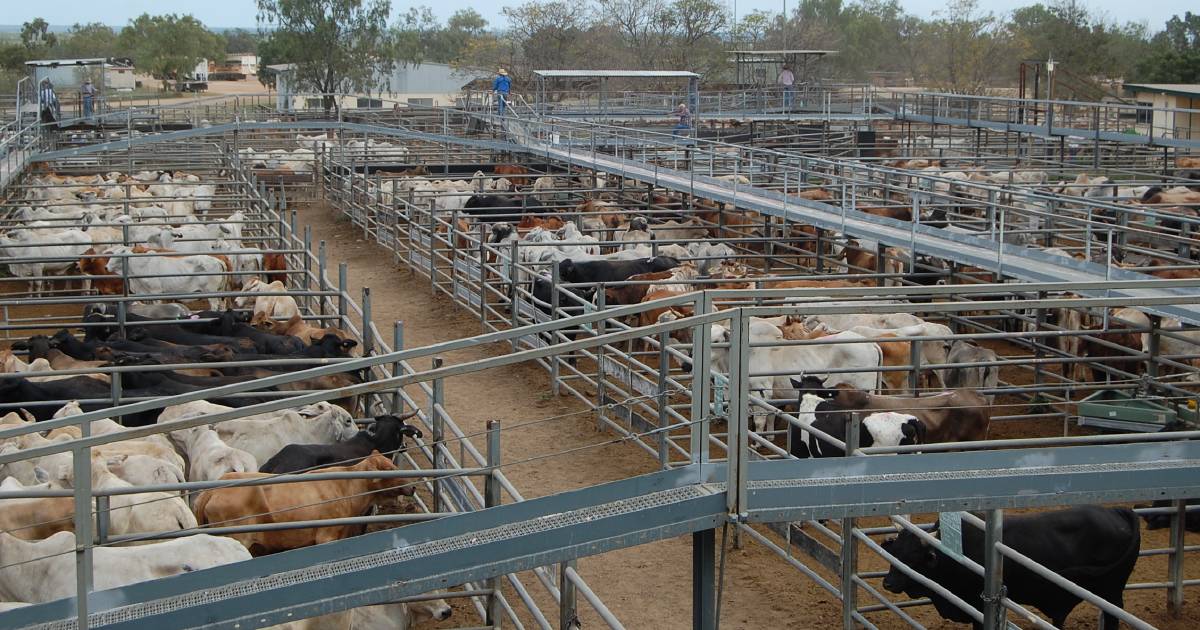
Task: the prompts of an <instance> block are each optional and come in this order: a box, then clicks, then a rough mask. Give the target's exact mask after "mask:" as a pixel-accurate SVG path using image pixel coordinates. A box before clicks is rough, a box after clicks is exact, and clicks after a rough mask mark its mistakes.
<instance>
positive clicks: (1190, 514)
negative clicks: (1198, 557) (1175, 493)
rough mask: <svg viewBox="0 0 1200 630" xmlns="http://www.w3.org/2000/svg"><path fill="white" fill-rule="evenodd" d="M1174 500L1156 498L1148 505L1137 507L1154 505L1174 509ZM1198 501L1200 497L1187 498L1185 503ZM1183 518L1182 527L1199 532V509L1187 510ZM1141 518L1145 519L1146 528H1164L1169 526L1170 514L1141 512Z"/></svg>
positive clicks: (1189, 503)
mask: <svg viewBox="0 0 1200 630" xmlns="http://www.w3.org/2000/svg"><path fill="white" fill-rule="evenodd" d="M1174 503H1175V502H1174V501H1170V500H1167V499H1158V500H1156V501H1155V502H1154V503H1152V504H1150V505H1149V506H1139V507H1154V508H1172V510H1173V509H1174ZM1198 503H1200V499H1188V500H1187V501H1186V504H1187V505H1189V506H1191V505H1196V504H1198ZM1185 514H1186V515H1185V516H1184V519H1183V527H1184V529H1186V530H1187V531H1189V532H1200V510H1188V511H1187V512H1186V513H1185ZM1142 518H1143V519H1144V520H1145V521H1146V529H1166V528H1168V527H1170V526H1171V514H1170V513H1164V514H1143V515H1142Z"/></svg>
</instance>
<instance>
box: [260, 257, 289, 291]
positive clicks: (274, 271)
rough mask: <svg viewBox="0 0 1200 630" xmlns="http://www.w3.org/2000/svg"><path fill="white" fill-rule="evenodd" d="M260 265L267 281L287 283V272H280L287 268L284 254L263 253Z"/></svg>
mask: <svg viewBox="0 0 1200 630" xmlns="http://www.w3.org/2000/svg"><path fill="white" fill-rule="evenodd" d="M262 267H263V272H264V273H265V274H266V276H267V282H279V283H283V284H286V283H287V274H286V273H282V272H284V271H287V269H288V266H287V257H286V256H285V255H283V254H263V261H262Z"/></svg>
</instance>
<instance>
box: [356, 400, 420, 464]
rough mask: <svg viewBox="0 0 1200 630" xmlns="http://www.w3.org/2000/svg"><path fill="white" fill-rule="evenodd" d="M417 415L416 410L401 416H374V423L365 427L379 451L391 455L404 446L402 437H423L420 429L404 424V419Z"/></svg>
mask: <svg viewBox="0 0 1200 630" xmlns="http://www.w3.org/2000/svg"><path fill="white" fill-rule="evenodd" d="M415 415H417V412H416V411H414V412H412V413H409V414H406V415H403V416H393V415H384V416H375V423H374V424H372V425H371V427H370V428H369V429H367V435H369V436H371V442H372V443H373V444H374V445H375V448H377V449H379V451H380V452H382V453H386V454H389V455H391V454H392V453H395V452H397V451H400V450H401V449H402V448H403V447H404V438H405V437H406V436H407V437H408V438H410V439H411V438H419V437H424V434H422V433H421V430H420V429H418V428H416V427H414V426H410V425H408V424H406V423H405V422H404V421H405V420H407V419H408V418H411V417H413V416H415Z"/></svg>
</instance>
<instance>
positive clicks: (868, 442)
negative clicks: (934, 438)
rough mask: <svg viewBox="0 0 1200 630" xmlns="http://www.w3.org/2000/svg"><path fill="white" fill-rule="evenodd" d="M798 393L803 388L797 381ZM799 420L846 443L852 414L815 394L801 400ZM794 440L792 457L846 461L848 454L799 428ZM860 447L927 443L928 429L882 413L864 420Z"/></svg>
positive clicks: (794, 430)
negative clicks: (842, 458) (829, 458)
mask: <svg viewBox="0 0 1200 630" xmlns="http://www.w3.org/2000/svg"><path fill="white" fill-rule="evenodd" d="M793 385H794V386H795V387H796V388H797V389H802V385H801V384H799V383H797V382H796V381H795V380H793ZM796 419H797V420H799V421H800V422H801V424H803V425H805V426H810V427H813V428H815V429H818V430H820V431H823V432H825V433H828V434H829V435H832V436H833V437H835V438H837V439H839V440H841V441H842V442H845V441H846V427H847V426H848V425H849V423H850V412H849V411H848V410H846V409H843V408H841V407H840V406H838V405H837V403H834V402H832V401H828V400H825V399H824V398H821V397H820V396H817V395H814V394H807V393H806V394H804V395H803V396H802V397H801V399H800V410H799V412H797V414H796ZM788 433H789V435H790V437H791V454H792V455H793V456H795V457H798V458H800V459H804V458H807V457H844V456H845V455H846V453H845V451H843V450H842V449H840V448H838V447H837V446H834V445H832V444H829V443H827V442H824V441H822V440H819V439H817V438H816V437H815V436H814V435H812V434H810V433H809V432H808V431H805V430H804V429H803V428H801V427H798V426H796V425H794V424H793V425H790V426H789V427H788ZM858 436H859V439H858V446H859V448H866V447H868V446H905V445H909V444H923V443H924V442H925V425H924V424H923V423H922V422H921V421H920V420H918V419H917V417H916V416H913V415H909V414H903V413H896V412H894V411H879V412H876V413H873V414H871V415H869V416H867V417H865V418H863V420H862V427H861V429H860V431H859V434H858Z"/></svg>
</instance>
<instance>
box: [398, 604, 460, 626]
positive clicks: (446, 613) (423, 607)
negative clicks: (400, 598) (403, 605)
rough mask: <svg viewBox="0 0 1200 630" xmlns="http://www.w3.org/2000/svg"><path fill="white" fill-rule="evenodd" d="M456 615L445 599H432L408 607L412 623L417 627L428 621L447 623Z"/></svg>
mask: <svg viewBox="0 0 1200 630" xmlns="http://www.w3.org/2000/svg"><path fill="white" fill-rule="evenodd" d="M452 614H454V609H453V608H450V604H447V603H446V600H444V599H432V600H429V601H425V602H412V603H411V604H409V605H408V615H409V617H410V621H411V622H412V623H413V624H414V625H415V624H417V623H421V622H423V621H425V620H426V619H431V620H433V621H445V620H447V619H449V618H450V615H452Z"/></svg>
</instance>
